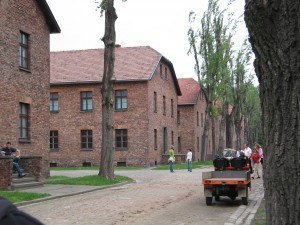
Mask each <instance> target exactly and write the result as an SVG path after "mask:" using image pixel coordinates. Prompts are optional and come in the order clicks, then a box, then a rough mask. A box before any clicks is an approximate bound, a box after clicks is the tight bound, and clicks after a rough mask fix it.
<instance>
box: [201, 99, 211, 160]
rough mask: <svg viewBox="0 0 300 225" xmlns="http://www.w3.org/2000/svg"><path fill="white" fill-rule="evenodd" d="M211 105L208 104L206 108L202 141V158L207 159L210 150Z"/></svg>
mask: <svg viewBox="0 0 300 225" xmlns="http://www.w3.org/2000/svg"><path fill="white" fill-rule="evenodd" d="M209 114H210V106H209V104H207V105H206V110H205V121H204V128H203V135H202V141H201V160H202V161H204V160H207V151H208V147H209V145H208V142H209V137H210V132H209V131H210V124H209V121H210V115H209Z"/></svg>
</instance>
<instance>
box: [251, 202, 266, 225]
mask: <svg viewBox="0 0 300 225" xmlns="http://www.w3.org/2000/svg"><path fill="white" fill-rule="evenodd" d="M266 224H267V218H266V207H265V201H264V200H262V201H261V203H260V206H259V208H258V210H257V212H256V214H255V216H254V219H253V220H252V221H251V225H266Z"/></svg>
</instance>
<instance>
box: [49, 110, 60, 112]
mask: <svg viewBox="0 0 300 225" xmlns="http://www.w3.org/2000/svg"><path fill="white" fill-rule="evenodd" d="M50 113H59V110H52V111H50Z"/></svg>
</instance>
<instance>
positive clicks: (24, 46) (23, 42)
mask: <svg viewBox="0 0 300 225" xmlns="http://www.w3.org/2000/svg"><path fill="white" fill-rule="evenodd" d="M28 55H29V54H28V34H25V33H23V32H20V46H19V66H20V67H21V68H24V69H29V65H28V64H29V63H28V62H29V58H28Z"/></svg>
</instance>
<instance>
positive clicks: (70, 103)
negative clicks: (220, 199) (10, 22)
mask: <svg viewBox="0 0 300 225" xmlns="http://www.w3.org/2000/svg"><path fill="white" fill-rule="evenodd" d="M103 57H104V51H103V49H90V50H78V51H62V52H52V53H51V93H50V114H51V115H50V118H51V119H50V121H51V124H50V127H51V131H50V148H51V151H50V157H51V162H50V163H51V165H52V166H82V165H99V164H100V152H101V142H102V140H101V139H102V136H101V134H102V105H101V102H102V99H101V93H100V90H101V82H102V76H103V62H104V58H103ZM114 91H115V99H114V104H115V112H114V119H115V127H114V128H115V138H114V142H115V143H114V144H115V150H116V154H115V163H116V164H118V165H139V166H151V165H155V164H160V163H161V162H162V154H164V153H168V150H169V148H170V146H171V145H174V146H175V150H176V152H177V151H178V127H177V105H178V96H180V95H181V91H180V87H179V84H178V81H177V78H176V74H175V71H174V68H173V65H172V63H171V62H170V61H169V60H168V59H166V58H165V57H164V56H162V55H161V54H160V53H159V52H157V51H156V50H154V49H152V48H151V47H126V48H123V47H117V48H116V61H115V86H114Z"/></svg>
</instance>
